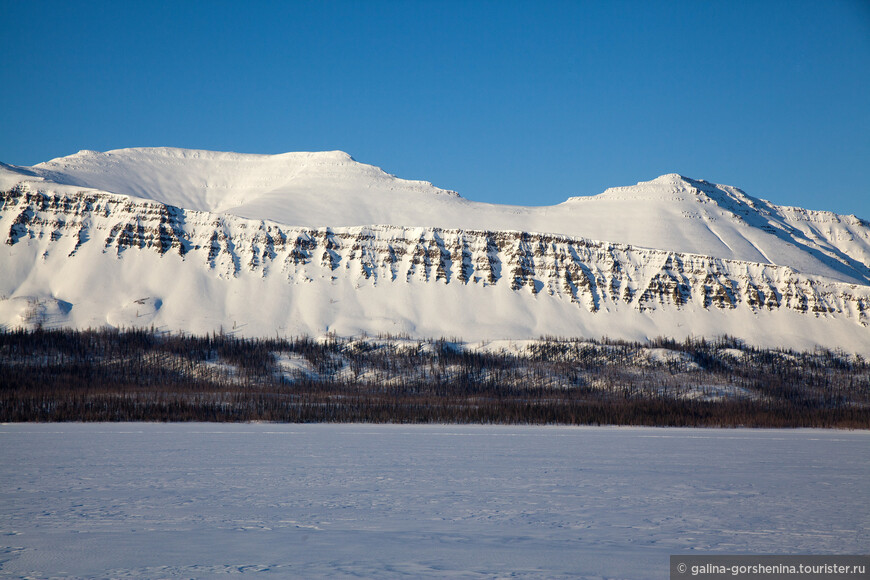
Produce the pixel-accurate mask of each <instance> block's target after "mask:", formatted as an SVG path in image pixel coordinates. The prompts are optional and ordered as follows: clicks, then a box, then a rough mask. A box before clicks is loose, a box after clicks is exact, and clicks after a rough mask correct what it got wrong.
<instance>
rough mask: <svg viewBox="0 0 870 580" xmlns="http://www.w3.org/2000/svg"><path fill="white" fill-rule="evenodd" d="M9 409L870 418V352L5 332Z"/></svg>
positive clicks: (574, 418)
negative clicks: (486, 346)
mask: <svg viewBox="0 0 870 580" xmlns="http://www.w3.org/2000/svg"><path fill="white" fill-rule="evenodd" d="M0 421H6V422H12V421H279V422H374V423H385V422H389V423H509V424H568V425H604V424H608V425H658V426H727V427H736V426H748V427H749V426H751V427H836V428H858V429H867V428H870V364H868V362H867V361H866V360H864V359H863V358H862V357H860V356H855V355H849V354H847V353H843V352H839V351H831V350H816V351H808V352H798V351H790V350H777V349H759V348H753V347H750V346H747V345H745V344H743V343H742V342H741V341H739V340H737V339H734V338H730V337H721V338H719V339H716V340H707V339H687V340H685V341H675V340H672V339H667V338H660V339H655V340H652V341H649V342H647V343H637V342H628V341H620V340H608V339H601V340H588V339H583V340H579V339H565V338H559V337H542V338H541V339H540V340H537V341H534V342H532V343H531V344H529V345H527V346H525V347H524V348H522V349H520V348H515V349H503V350H498V351H494V350H489V351H487V350H483V349H474V348H469V347H468V346H467V345H463V344H461V343H460V342H459V341H456V340H447V339H438V340H427V341H423V340H413V339H410V338H409V337H402V336H376V337H356V338H352V339H351V338H341V337H337V336H327V337H323V338H320V339H314V338H311V337H296V338H290V339H287V338H277V337H276V338H274V339H272V338H241V337H238V336H235V335H232V334H228V333H212V334H209V335H202V336H196V335H186V334H168V333H160V332H156V331H154V330H153V329H152V330H145V329H135V330H117V329H99V330H85V331H74V330H62V329H61V330H44V329H36V330H33V331H27V330H6V331H2V332H0Z"/></svg>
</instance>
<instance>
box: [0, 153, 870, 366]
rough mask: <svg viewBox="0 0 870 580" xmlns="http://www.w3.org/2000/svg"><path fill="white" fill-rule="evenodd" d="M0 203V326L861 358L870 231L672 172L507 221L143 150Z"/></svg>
mask: <svg viewBox="0 0 870 580" xmlns="http://www.w3.org/2000/svg"><path fill="white" fill-rule="evenodd" d="M0 192H2V193H0V236H2V237H3V238H5V243H6V248H7V249H6V250H5V251H4V252H3V253H2V254H0V273H2V276H0V278H2V279H0V296H2V301H0V323H2V324H5V325H8V326H19V325H34V324H44V325H55V324H57V325H71V326H77V327H88V326H102V325H105V324H110V325H115V326H134V325H135V326H141V325H147V326H150V325H152V324H153V325H155V326H157V327H160V328H166V329H173V330H185V331H193V332H206V331H211V330H216V329H220V328H223V329H224V330H231V329H236V330H238V331H240V332H242V333H244V334H247V335H272V336H274V335H275V334H276V333H277V334H279V335H293V334H301V333H306V334H312V335H318V334H322V333H324V332H328V331H335V332H337V333H339V334H356V333H360V332H369V333H376V332H388V333H407V334H409V335H412V336H426V337H428V336H441V335H444V336H456V337H462V338H464V339H466V340H491V339H502V338H514V339H520V338H532V337H537V336H539V335H542V334H555V335H564V336H591V337H599V336H602V335H607V336H610V337H619V338H626V339H644V338H647V337H655V336H673V337H677V338H681V337H684V336H688V335H694V336H713V335H721V334H726V333H727V334H731V335H735V336H739V337H742V338H744V339H746V340H747V341H749V342H751V343H756V344H760V345H765V346H780V345H782V346H787V347H796V348H809V347H813V346H825V347H830V348H834V347H839V348H843V349H846V350H849V351H854V352H862V353H870V328H868V323H870V318H868V317H870V223H868V222H867V221H864V220H861V219H859V218H857V217H855V216H841V215H836V214H833V213H829V212H818V211H810V210H804V209H800V208H789V207H781V206H776V205H774V204H771V203H770V202H767V201H764V200H761V199H757V198H754V197H751V196H748V195H747V194H745V193H744V192H742V191H740V190H739V189H736V188H734V187H730V186H723V185H715V184H711V183H707V182H705V181H697V180H693V179H689V178H686V177H682V176H679V175H675V174H670V175H664V176H662V177H659V178H657V179H654V180H652V181H649V182H642V183H639V184H637V185H636V186H631V187H618V188H613V189H608V190H607V191H605V192H604V193H602V194H600V195H596V196H591V197H577V198H571V199H569V200H567V201H565V202H564V203H561V204H559V205H555V206H550V207H517V206H503V205H493V204H483V203H476V202H471V201H468V200H466V199H464V198H462V197H460V196H459V195H458V194H456V193H455V192H451V191H445V190H442V189H438V188H437V187H434V186H433V185H431V184H430V183H427V182H422V181H407V180H403V179H399V178H397V177H394V176H392V175H389V174H387V173H384V172H383V171H381V170H380V169H378V168H376V167H373V166H370V165H365V164H361V163H358V162H356V161H354V160H353V159H352V158H351V157H350V156H349V155H347V154H345V153H342V152H324V153H286V154H282V155H241V154H236V153H218V152H210V151H192V150H183V149H169V148H156V149H122V150H117V151H109V152H106V153H99V152H93V151H82V152H79V153H77V154H75V155H71V156H69V157H63V158H59V159H55V160H52V161H49V162H46V163H41V164H39V165H35V166H33V167H16V166H10V165H0Z"/></svg>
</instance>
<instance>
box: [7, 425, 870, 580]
mask: <svg viewBox="0 0 870 580" xmlns="http://www.w3.org/2000/svg"><path fill="white" fill-rule="evenodd" d="M868 443H870V433H868V432H845V431H821V430H799V431H768V430H685V429H653V428H564V427H491V426H397V425H394V426H390V425H387V426H384V425H377V426H374V425H274V424H253V425H251V424H247V425H238V424H231V425H228V424H166V425H164V424H137V423H133V424H129V423H128V424H17V425H9V424H7V425H2V426H0V483H2V488H3V492H2V494H0V576H13V577H39V578H49V577H88V578H101V577H106V578H109V577H111V578H124V577H146V578H156V577H186V578H192V577H196V578H200V577H212V576H222V575H226V574H248V573H261V574H270V575H273V576H276V577H324V576H329V577H338V578H341V577H378V578H398V577H408V578H416V577H444V578H487V577H508V576H510V577H514V578H526V577H528V578H559V577H571V578H576V577H589V578H599V577H601V578H654V577H655V578H666V577H667V575H668V556H669V555H670V554H678V553H690V552H699V553H725V554H728V553H740V552H743V553H782V554H789V553H791V554H798V553H819V554H834V553H840V554H844V553H845V554H848V553H854V554H857V553H862V552H866V549H867V546H868V545H870V486H868V485H867V481H868V480H870V461H868V455H867V449H868Z"/></svg>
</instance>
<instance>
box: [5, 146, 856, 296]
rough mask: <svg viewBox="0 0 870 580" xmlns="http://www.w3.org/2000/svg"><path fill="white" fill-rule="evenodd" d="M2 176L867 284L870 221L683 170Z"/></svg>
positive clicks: (119, 162) (218, 170) (122, 166)
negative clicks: (432, 176) (611, 246)
mask: <svg viewBox="0 0 870 580" xmlns="http://www.w3.org/2000/svg"><path fill="white" fill-rule="evenodd" d="M6 173H7V174H10V173H12V174H14V175H7V178H6V179H4V178H2V177H0V185H2V184H3V182H7V183H8V185H7V187H4V189H8V187H9V186H11V184H14V183H16V182H18V181H20V180H31V181H32V182H34V183H33V185H34V186H36V187H37V188H38V187H48V188H52V187H57V185H54V184H63V185H69V186H74V187H78V188H92V189H98V190H102V191H107V192H111V193H118V194H123V195H129V196H134V197H139V198H144V199H152V200H155V201H159V202H162V203H166V204H170V205H174V206H177V207H182V208H186V209H194V210H198V211H207V212H216V213H228V214H232V215H236V216H239V217H247V218H252V219H259V220H269V221H274V222H277V223H281V224H285V225H294V226H330V227H345V226H364V225H373V224H381V225H396V226H423V227H439V228H444V229H466V230H468V229H471V230H491V231H497V230H518V231H526V232H541V233H544V232H546V233H555V234H563V235H569V236H579V237H583V238H587V239H595V240H608V241H615V242H620V243H624V244H630V245H634V246H641V247H646V248H656V249H662V250H668V251H673V252H681V253H694V254H702V255H706V256H711V257H716V258H723V259H730V260H741V261H750V262H760V263H771V264H776V265H782V266H789V267H791V268H794V269H796V270H798V271H800V272H803V273H806V274H812V275H820V276H827V277H830V278H834V279H837V280H841V281H844V282H856V283H862V284H865V283H868V282H870V266H868V264H870V223H868V222H867V221H864V220H861V219H859V218H857V217H855V216H840V215H836V214H833V213H830V212H819V211H810V210H803V209H799V208H786V207H780V206H776V205H773V204H771V203H769V202H766V201H763V200H760V199H756V198H753V197H750V196H748V195H746V194H745V193H743V192H742V191H740V190H739V189H736V188H733V187H730V186H723V185H714V184H710V183H707V182H704V181H697V180H692V179H689V178H685V177H682V176H679V175H676V174H670V175H664V176H662V177H659V178H657V179H654V180H652V181H649V182H641V183H639V184H637V185H636V186H631V187H618V188H612V189H609V190H607V191H606V192H604V193H602V194H600V195H596V196H590V197H575V198H571V199H569V200H567V201H566V202H564V203H562V204H559V205H556V206H549V207H518V206H502V205H493V204H484V203H476V202H471V201H468V200H466V199H463V198H461V197H459V196H458V195H457V194H455V193H454V192H449V191H445V190H442V189H438V188H436V187H434V186H432V185H431V184H429V183H427V182H422V181H407V180H403V179H398V178H396V177H394V176H392V175H389V174H387V173H384V172H383V171H381V170H380V169H378V168H376V167H373V166H370V165H365V164H361V163H358V162H356V161H354V160H353V159H352V158H351V157H350V156H349V155H347V154H346V153H342V152H339V151H334V152H323V153H285V154H282V155H242V154H237V153H219V152H211V151H194V150H184V149H171V148H153V149H121V150H117V151H109V152H106V153H98V152H94V151H82V152H79V153H77V154H75V155H71V156H68V157H62V158H59V159H55V160H52V161H49V162H46V163H41V164H39V165H36V166H34V167H32V168H16V167H9V166H7V172H6ZM16 175H17V177H16ZM40 184H41V185H40Z"/></svg>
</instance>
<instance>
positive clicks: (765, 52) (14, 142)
mask: <svg viewBox="0 0 870 580" xmlns="http://www.w3.org/2000/svg"><path fill="white" fill-rule="evenodd" d="M0 15H2V20H3V21H4V23H5V26H4V27H3V29H4V32H3V34H2V35H0V54H2V67H0V82H2V93H0V128H2V131H0V134H2V139H0V161H4V162H6V163H13V164H17V165H31V164H34V163H38V162H40V161H45V160H47V159H50V158H53V157H58V156H62V155H69V154H71V153H75V152H76V151H78V150H80V149H97V150H108V149H117V148H122V147H140V146H176V147H190V148H200V149H215V150H230V151H239V152H246V153H279V152H285V151H318V150H332V149H341V150H344V151H347V152H348V153H350V154H351V155H353V156H354V157H355V158H356V159H357V160H359V161H362V162H365V163H371V164H374V165H378V166H380V167H382V168H383V169H384V170H386V171H388V172H390V173H394V174H396V175H398V176H400V177H404V178H408V179H425V180H428V181H432V182H433V183H434V184H435V185H437V186H439V187H444V188H447V189H454V190H456V191H459V192H460V193H461V194H462V195H463V196H465V197H467V198H470V199H474V200H479V201H488V202H494V203H512V204H523V205H546V204H554V203H559V202H561V201H563V200H564V199H566V198H567V197H569V196H572V195H592V194H596V193H599V192H601V191H603V190H604V189H605V188H606V187H609V186H616V185H627V184H632V183H635V182H637V181H640V180H648V179H653V178H654V177H656V176H658V175H660V174H663V173H671V172H677V173H682V174H684V175H688V176H691V177H695V178H699V179H706V180H708V181H714V182H719V183H727V184H731V185H736V186H738V187H741V188H742V189H744V190H745V191H746V192H747V193H749V194H750V195H754V196H757V197H764V198H767V199H770V200H772V201H774V202H775V203H780V204H785V205H800V206H803V207H808V208H812V209H826V210H831V211H836V212H838V213H855V214H857V215H859V216H860V217H863V218H865V219H870V185H868V183H870V179H868V178H870V175H868V173H870V2H868V1H867V0H832V1H826V2H816V1H812V2H810V1H800V0H795V1H787V2H772V1H771V2H765V1H763V0H756V1H749V2H741V1H737V0H729V1H724V2H718V1H697V0H693V1H685V2H642V1H639V0H638V1H629V2H619V1H616V2H604V1H602V2H583V1H576V2H532V1H528V2H512V1H510V0H500V1H494V2H470V1H464V2H450V1H418V2H415V1H405V2H402V1H390V2H377V1H375V0H369V1H356V2H339V1H311V2H256V1H249V2H228V1H221V0H214V1H209V2H193V1H181V2H169V1H163V2H161V1H154V2H135V1H127V0H125V1H124V2H117V1H115V2H104V3H103V2H60V1H56V2H42V1H35V0H28V1H18V0H0Z"/></svg>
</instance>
